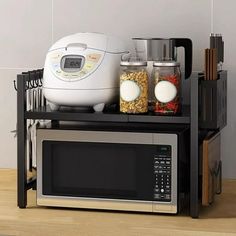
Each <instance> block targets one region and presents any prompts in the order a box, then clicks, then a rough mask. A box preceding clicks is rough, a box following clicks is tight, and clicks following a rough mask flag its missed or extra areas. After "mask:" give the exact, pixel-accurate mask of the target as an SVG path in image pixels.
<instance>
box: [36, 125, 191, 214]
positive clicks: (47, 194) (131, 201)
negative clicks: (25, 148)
mask: <svg viewBox="0 0 236 236" xmlns="http://www.w3.org/2000/svg"><path fill="white" fill-rule="evenodd" d="M81 127H82V126H81ZM150 127H151V126H150ZM150 127H149V128H148V127H146V128H145V129H144V128H138V127H135V128H132V127H129V128H126V129H124V127H120V128H118V127H116V128H112V129H105V128H104V129H102V130H101V129H100V130H96V129H94V128H93V129H91V128H90V129H86V128H84V127H83V128H76V129H72V128H69V129H66V128H39V129H37V132H36V139H37V204H38V205H42V206H58V207H75V208H89V209H108V210H126V211H140V212H156V213H158V212H160V213H177V212H178V211H179V209H180V208H181V207H182V205H183V204H182V203H183V202H185V203H186V202H187V200H186V199H187V198H188V193H189V173H188V170H189V158H188V157H189V156H188V153H189V151H188V148H187V147H188V146H189V145H188V144H187V142H188V140H189V132H188V129H185V128H184V129H183V127H182V128H178V129H176V128H175V130H174V131H173V129H171V130H172V132H170V130H165V129H163V127H162V129H158V128H155V129H154V128H153V126H152V127H151V128H150Z"/></svg>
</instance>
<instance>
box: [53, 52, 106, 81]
mask: <svg viewBox="0 0 236 236" xmlns="http://www.w3.org/2000/svg"><path fill="white" fill-rule="evenodd" d="M49 58H50V59H49V60H50V64H51V71H52V72H53V74H54V75H56V76H57V78H59V79H61V80H64V81H77V80H80V79H83V78H85V77H87V76H88V75H89V74H91V73H92V72H93V71H94V70H95V69H96V68H97V66H98V65H99V64H100V62H101V60H102V54H101V53H88V54H84V55H63V53H62V52H58V51H57V52H55V51H54V52H51V53H50V57H49Z"/></svg>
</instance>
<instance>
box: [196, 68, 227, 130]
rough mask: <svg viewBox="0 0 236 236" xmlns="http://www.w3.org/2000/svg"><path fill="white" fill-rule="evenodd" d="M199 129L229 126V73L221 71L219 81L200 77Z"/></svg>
mask: <svg viewBox="0 0 236 236" xmlns="http://www.w3.org/2000/svg"><path fill="white" fill-rule="evenodd" d="M198 76H199V82H200V84H199V128H202V129H209V130H215V129H222V128H223V127H225V126H226V124H227V71H219V72H218V74H217V80H205V79H204V74H202V73H200V74H199V75H198Z"/></svg>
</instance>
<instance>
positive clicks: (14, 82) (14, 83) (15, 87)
mask: <svg viewBox="0 0 236 236" xmlns="http://www.w3.org/2000/svg"><path fill="white" fill-rule="evenodd" d="M13 85H14V89H15V90H16V91H17V86H16V81H15V80H13Z"/></svg>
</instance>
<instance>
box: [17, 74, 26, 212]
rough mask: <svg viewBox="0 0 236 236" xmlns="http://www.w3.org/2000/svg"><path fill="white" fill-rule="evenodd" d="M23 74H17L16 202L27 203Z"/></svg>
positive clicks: (19, 203) (20, 204)
mask: <svg viewBox="0 0 236 236" xmlns="http://www.w3.org/2000/svg"><path fill="white" fill-rule="evenodd" d="M24 76H25V75H22V74H19V75H17V204H18V207H20V208H25V207H26V205H27V188H26V186H27V157H26V119H25V111H26V95H25V77H24Z"/></svg>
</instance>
